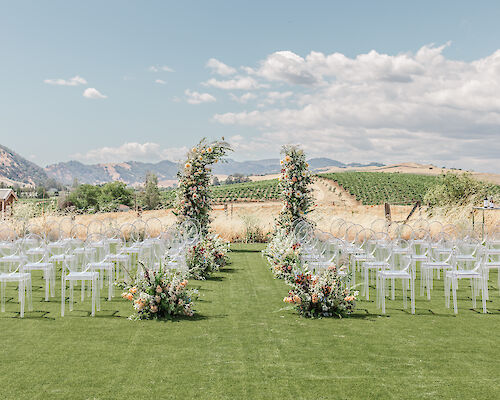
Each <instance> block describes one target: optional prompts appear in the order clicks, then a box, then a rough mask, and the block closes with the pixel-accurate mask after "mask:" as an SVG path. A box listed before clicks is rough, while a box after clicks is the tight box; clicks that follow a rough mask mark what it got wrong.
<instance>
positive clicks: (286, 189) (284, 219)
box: [263, 145, 314, 279]
mask: <svg viewBox="0 0 500 400" xmlns="http://www.w3.org/2000/svg"><path fill="white" fill-rule="evenodd" d="M281 154H282V156H283V158H282V160H281V161H280V164H281V174H280V176H279V178H278V180H279V187H280V191H281V198H282V201H283V208H282V210H281V212H280V214H279V216H278V218H277V219H276V230H275V232H274V234H273V237H272V239H271V241H270V242H269V243H268V245H267V247H266V249H265V250H264V252H263V253H264V255H265V256H266V257H267V259H268V261H269V263H270V264H271V270H272V272H273V274H274V276H275V277H276V278H279V279H281V278H283V277H284V276H285V275H287V274H290V273H291V272H292V271H293V269H294V266H295V265H297V264H298V263H300V246H299V244H298V243H296V242H295V241H294V240H293V228H294V225H295V224H296V223H298V222H299V221H304V222H306V223H308V224H310V223H311V222H309V221H308V220H307V217H306V216H307V214H309V213H310V212H311V211H312V210H313V206H314V200H313V197H312V195H311V189H310V185H311V183H312V177H311V173H310V172H309V164H308V163H307V161H306V156H305V154H304V152H303V151H302V150H301V149H300V148H298V147H297V146H294V145H287V146H283V147H282V149H281Z"/></svg>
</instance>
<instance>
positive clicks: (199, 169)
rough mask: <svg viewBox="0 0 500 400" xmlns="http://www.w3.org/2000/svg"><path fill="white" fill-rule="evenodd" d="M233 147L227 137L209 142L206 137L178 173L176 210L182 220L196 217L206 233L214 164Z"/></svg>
mask: <svg viewBox="0 0 500 400" xmlns="http://www.w3.org/2000/svg"><path fill="white" fill-rule="evenodd" d="M230 150H231V147H230V146H229V144H228V143H227V142H225V141H224V140H219V141H214V142H211V143H209V142H207V140H206V139H202V140H201V141H200V142H199V143H198V145H196V146H195V147H193V148H192V149H191V150H190V151H189V152H188V154H187V160H186V162H185V163H184V165H182V166H181V168H180V169H179V172H178V173H177V177H178V179H179V188H178V191H177V199H176V203H175V211H174V214H175V215H176V216H177V219H178V222H179V223H182V222H183V221H185V220H186V219H187V218H192V219H194V220H196V222H197V223H198V226H199V228H200V233H201V235H202V236H205V235H206V234H207V233H208V229H209V226H210V211H211V210H212V206H211V200H212V197H211V191H210V183H211V178H212V171H211V167H210V165H212V164H214V163H217V162H219V160H220V159H221V158H222V157H224V155H226V153H227V152H228V151H230Z"/></svg>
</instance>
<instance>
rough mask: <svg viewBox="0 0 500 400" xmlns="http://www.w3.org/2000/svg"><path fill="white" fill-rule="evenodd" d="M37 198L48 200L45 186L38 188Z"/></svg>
mask: <svg viewBox="0 0 500 400" xmlns="http://www.w3.org/2000/svg"><path fill="white" fill-rule="evenodd" d="M36 198H37V199H46V198H47V189H46V188H45V187H44V186H38V187H37V188H36Z"/></svg>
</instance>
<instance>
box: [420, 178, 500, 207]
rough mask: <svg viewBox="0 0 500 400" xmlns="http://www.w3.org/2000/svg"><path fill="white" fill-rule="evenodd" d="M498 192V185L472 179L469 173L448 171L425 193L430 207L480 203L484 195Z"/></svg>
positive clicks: (499, 192) (499, 190)
mask: <svg viewBox="0 0 500 400" xmlns="http://www.w3.org/2000/svg"><path fill="white" fill-rule="evenodd" d="M493 194H496V195H499V194H500V186H498V185H492V184H488V183H485V182H481V181H478V180H477V179H474V178H473V177H472V176H471V174H469V173H464V174H455V173H452V172H448V173H446V174H444V175H442V176H440V177H439V178H438V179H437V180H436V182H435V184H434V185H433V186H432V187H431V188H430V189H429V191H428V192H427V194H426V195H425V198H424V202H425V203H426V204H429V205H430V206H431V207H456V206H465V205H482V200H483V199H484V197H485V196H491V195H493Z"/></svg>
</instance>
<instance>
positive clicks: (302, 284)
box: [283, 266, 358, 318]
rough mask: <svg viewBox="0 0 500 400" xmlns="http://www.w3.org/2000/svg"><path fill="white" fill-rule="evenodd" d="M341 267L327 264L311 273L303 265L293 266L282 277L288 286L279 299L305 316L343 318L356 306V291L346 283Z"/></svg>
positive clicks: (344, 273)
mask: <svg viewBox="0 0 500 400" xmlns="http://www.w3.org/2000/svg"><path fill="white" fill-rule="evenodd" d="M346 276H347V275H346V272H345V270H344V268H343V267H340V268H337V267H335V266H331V267H329V268H328V269H326V270H324V271H323V272H322V273H320V274H318V275H312V274H311V273H310V272H309V271H308V269H307V266H305V267H303V268H296V269H295V270H294V273H293V274H291V275H288V276H287V277H286V280H287V283H288V284H289V285H290V286H291V289H290V291H289V292H288V296H286V297H285V298H284V299H283V301H284V302H285V303H289V304H293V305H295V308H296V309H297V311H298V312H299V313H300V315H302V316H304V317H308V318H321V317H345V316H348V315H349V314H351V313H352V311H353V310H354V307H355V305H356V297H357V296H358V292H357V291H352V290H351V288H350V287H349V286H347V285H346V282H347V279H345V278H346Z"/></svg>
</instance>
